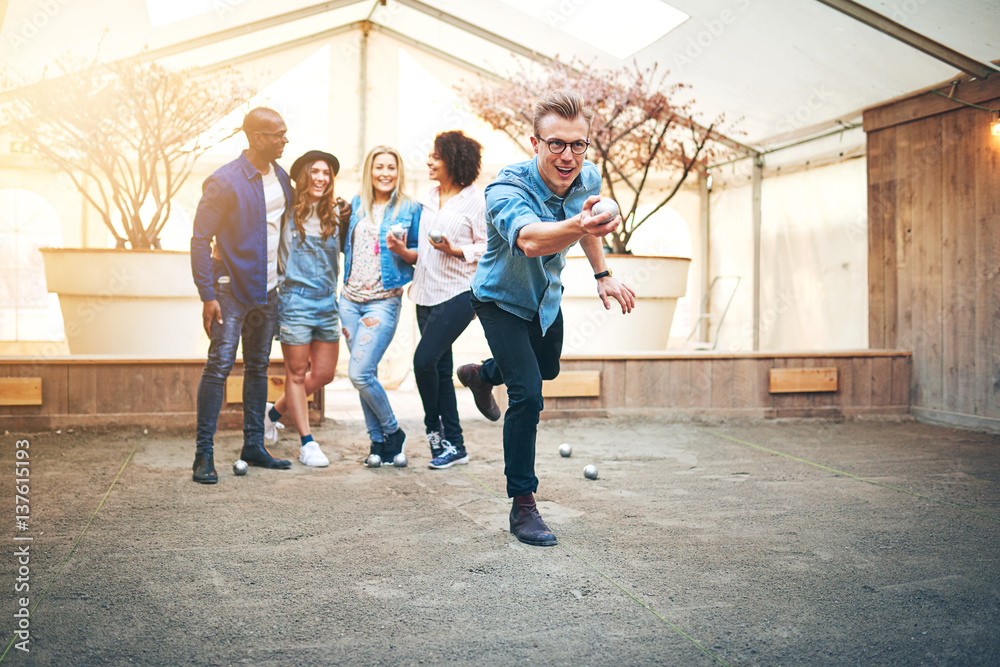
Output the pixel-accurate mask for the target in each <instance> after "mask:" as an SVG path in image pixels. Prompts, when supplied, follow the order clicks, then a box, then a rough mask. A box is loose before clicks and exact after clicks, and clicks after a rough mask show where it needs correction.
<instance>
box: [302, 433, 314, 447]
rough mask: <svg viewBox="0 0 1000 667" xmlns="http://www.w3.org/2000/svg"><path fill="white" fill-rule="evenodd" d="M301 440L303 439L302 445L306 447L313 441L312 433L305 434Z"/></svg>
mask: <svg viewBox="0 0 1000 667" xmlns="http://www.w3.org/2000/svg"><path fill="white" fill-rule="evenodd" d="M300 440H302V446H303V447H305V446H306V445H308V444H309V443H310V442H312V441H313V437H312V436H311V435H304V436H302V437H301V438H300Z"/></svg>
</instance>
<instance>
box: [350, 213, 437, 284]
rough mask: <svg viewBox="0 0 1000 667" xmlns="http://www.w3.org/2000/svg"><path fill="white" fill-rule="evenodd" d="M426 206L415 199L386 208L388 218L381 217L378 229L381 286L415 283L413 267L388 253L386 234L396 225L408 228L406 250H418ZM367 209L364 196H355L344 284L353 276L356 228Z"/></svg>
mask: <svg viewBox="0 0 1000 667" xmlns="http://www.w3.org/2000/svg"><path fill="white" fill-rule="evenodd" d="M397 205H398V207H399V215H398V216H395V215H394V211H395V210H396V207H397ZM422 210H423V206H421V205H420V202H418V201H415V200H413V199H406V200H404V201H403V202H402V203H394V202H390V203H389V206H387V207H386V209H385V216H384V217H383V218H382V227H381V228H380V229H379V230H378V254H379V257H380V258H381V265H382V287H384V288H385V289H387V290H389V289H396V288H397V287H402V286H403V285H406V284H407V283H408V282H410V281H411V280H413V267H412V266H410V265H409V264H407V263H406V262H404V261H403V259H402V258H401V257H400V256H399V255H397V254H396V253H394V252H393V251H391V250H389V246H387V245H386V244H385V235H386V234H388V233H389V228H390V227H392V226H393V225H394V224H396V223H397V222H398V223H400V224H402V225H403V227H405V228H406V247H407V248H413V249H416V247H417V242H418V241H419V240H420V238H419V236H420V234H419V232H420V212H421V211H422ZM364 215H365V210H364V209H363V208H362V207H361V197H359V196H357V195H354V199H352V200H351V222H350V224H349V225H348V227H347V240H346V241H344V282H345V283H346V282H347V279H348V277H349V276H350V275H351V243H352V238H353V237H354V228H355V227H356V226H357V224H358V222H360V221H361V218H362V217H364Z"/></svg>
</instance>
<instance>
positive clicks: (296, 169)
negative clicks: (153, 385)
mask: <svg viewBox="0 0 1000 667" xmlns="http://www.w3.org/2000/svg"><path fill="white" fill-rule="evenodd" d="M338 171H340V161H339V160H337V158H336V156H334V155H331V154H330V153H327V152H325V151H319V150H312V151H308V152H307V153H305V154H304V155H302V156H301V157H299V158H298V159H297V160H295V162H294V163H293V164H292V169H291V177H292V180H294V181H295V193H294V198H293V200H292V202H293V203H292V206H291V208H290V210H289V214H288V217H287V219H286V220H285V221H284V225H283V227H282V231H281V241H280V243H279V246H278V271H279V274H280V275H281V279H280V281H279V284H278V291H279V295H280V296H279V299H278V340H279V341H280V342H281V353H282V356H283V357H284V360H285V394H284V395H283V396H282V397H281V398H279V399H278V400H277V401H275V403H274V405H268V406H267V411H266V415H265V419H264V435H265V438H266V439H267V440H268V441H269V442H276V441H277V439H278V431H277V429H278V428H283V427H282V426H281V425H280V422H278V419H280V418H281V416H282V415H283V414H288V415H289V416H290V417H291V420H292V423H294V424H295V428H296V430H297V431H298V432H299V439H300V441H301V444H302V448H301V450H300V452H299V461H301V462H302V464H303V465H307V466H314V467H320V468H322V467H325V466H328V465H330V461H329V459H327V457H326V455H325V454H324V453H323V450H322V449H320V447H319V444H318V443H316V442H315V441H314V440H313V437H312V431H311V430H310V427H309V406H308V403H307V398H306V397H307V396H309V395H310V394H312V393H314V392H316V391H322V389H323V387H325V386H326V385H327V384H329V383H330V381H332V380H333V376H334V372H335V371H336V369H337V357H338V356H339V353H340V317H339V315H338V310H337V276H338V274H339V270H338V267H339V261H338V259H339V258H338V255H339V253H340V234H339V233H338V232H339V229H340V224H342V223H340V220H339V218H340V208H341V206H343V205H346V204H344V202H343V200H336V199H335V198H334V193H333V191H334V187H333V186H334V180H335V179H336V176H337V172H338Z"/></svg>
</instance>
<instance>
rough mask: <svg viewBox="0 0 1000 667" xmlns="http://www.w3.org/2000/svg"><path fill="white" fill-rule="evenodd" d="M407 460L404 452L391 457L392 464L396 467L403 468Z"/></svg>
mask: <svg viewBox="0 0 1000 667" xmlns="http://www.w3.org/2000/svg"><path fill="white" fill-rule="evenodd" d="M409 462H410V460H409V459H408V458H406V454H403V453H399V454H396V456H394V457H393V459H392V465H394V466H396V467H397V468H405V467H406V464H407V463H409Z"/></svg>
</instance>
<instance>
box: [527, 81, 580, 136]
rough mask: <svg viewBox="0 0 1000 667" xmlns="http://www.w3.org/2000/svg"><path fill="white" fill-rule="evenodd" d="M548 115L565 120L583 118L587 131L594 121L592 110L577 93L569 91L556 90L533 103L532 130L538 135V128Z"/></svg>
mask: <svg viewBox="0 0 1000 667" xmlns="http://www.w3.org/2000/svg"><path fill="white" fill-rule="evenodd" d="M549 114H556V115H557V116H559V117H561V118H565V119H566V120H573V119H574V118H580V117H583V119H584V120H585V121H587V131H588V132H589V131H590V124H591V123H592V122H593V121H594V110H593V109H591V108H589V107H588V106H586V104H584V102H583V98H582V97H580V95H579V93H576V92H573V91H571V90H556V91H553V92H551V93H549V94H548V95H546V96H545V97H543V98H542V99H540V100H538V101H537V102H535V115H534V118H533V119H532V129H533V130H534V132H535V134H536V135H537V134H538V133H539V129H538V126H539V124H541V122H542V119H543V118H545V117H546V116H548V115H549Z"/></svg>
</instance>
